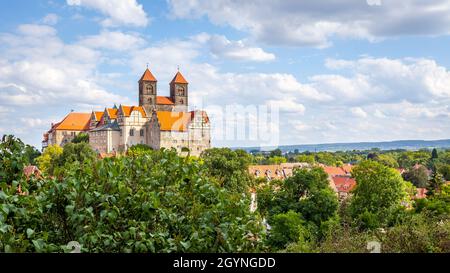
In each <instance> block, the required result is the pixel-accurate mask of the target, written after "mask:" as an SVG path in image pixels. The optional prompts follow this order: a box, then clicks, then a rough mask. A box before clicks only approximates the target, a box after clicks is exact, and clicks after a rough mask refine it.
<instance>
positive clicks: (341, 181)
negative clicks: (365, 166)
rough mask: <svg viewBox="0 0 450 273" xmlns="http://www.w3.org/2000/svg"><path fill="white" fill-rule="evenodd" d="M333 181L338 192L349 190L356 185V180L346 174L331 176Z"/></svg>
mask: <svg viewBox="0 0 450 273" xmlns="http://www.w3.org/2000/svg"><path fill="white" fill-rule="evenodd" d="M332 179H333V183H334V185H335V186H336V189H337V190H338V192H347V193H348V192H350V191H351V190H353V188H354V187H355V186H356V180H355V179H354V178H351V177H348V176H340V175H337V176H333V178H332Z"/></svg>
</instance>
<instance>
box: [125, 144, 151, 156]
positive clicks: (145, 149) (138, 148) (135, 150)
mask: <svg viewBox="0 0 450 273" xmlns="http://www.w3.org/2000/svg"><path fill="white" fill-rule="evenodd" d="M152 151H153V149H152V148H151V147H150V146H148V145H145V144H137V145H133V146H131V147H130V148H129V149H128V151H127V154H128V155H129V156H134V157H136V156H142V155H145V154H149V153H151V152H152Z"/></svg>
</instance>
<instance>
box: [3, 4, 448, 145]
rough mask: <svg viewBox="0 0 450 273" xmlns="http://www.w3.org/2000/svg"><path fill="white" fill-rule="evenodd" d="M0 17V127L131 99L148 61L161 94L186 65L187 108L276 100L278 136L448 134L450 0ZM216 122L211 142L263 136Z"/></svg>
mask: <svg viewBox="0 0 450 273" xmlns="http://www.w3.org/2000/svg"><path fill="white" fill-rule="evenodd" d="M0 18H1V19H0V20H1V24H0V135H1V134H14V135H17V136H19V137H20V138H22V139H23V140H24V141H25V142H27V143H30V144H33V145H35V146H37V147H40V141H41V139H42V134H43V133H44V132H45V131H46V130H48V129H49V127H50V124H51V123H52V122H58V121H59V120H61V119H62V118H63V117H64V116H65V115H66V114H67V113H68V112H69V111H70V110H72V109H73V110H75V111H78V112H81V111H86V112H90V111H92V110H101V109H103V108H104V107H107V106H108V107H110V106H112V105H113V104H114V103H116V104H120V103H122V104H126V105H130V104H136V103H137V80H138V79H139V77H140V76H141V74H142V73H143V71H144V70H145V67H146V64H147V63H149V67H150V69H151V70H152V72H153V74H154V75H155V76H156V78H157V79H158V93H159V94H160V95H168V83H169V81H170V79H171V78H172V77H173V75H174V74H175V73H176V71H177V66H180V70H181V72H182V73H183V74H184V76H185V77H186V78H187V80H188V81H189V82H190V89H189V90H190V98H191V100H190V104H191V108H192V109H194V107H195V108H196V109H198V108H203V109H212V108H214V107H216V108H217V107H218V108H220V107H222V108H223V109H225V107H226V106H229V105H234V104H236V105H240V106H243V107H249V106H255V107H257V108H258V109H260V108H262V107H265V106H270V105H276V106H277V107H278V109H279V115H278V116H277V117H278V119H277V120H274V121H270V122H269V123H271V124H270V126H272V127H270V128H273V130H272V131H269V132H268V133H267V134H269V135H271V136H274V135H275V136H276V142H277V143H278V144H311V143H331V142H355V141H384V140H400V139H443V138H450V122H449V119H450V72H449V68H450V55H449V54H448V52H449V50H448V49H449V48H450V35H449V34H450V1H448V0H430V1H413V0H405V1H383V0H340V1H337V0H334V1H331V0H330V1H296V0H285V1H275V0H273V1H272V0H265V1H263V0H254V1H231V0H217V1H203V0H168V1H163V0H159V1H150V0H149V1H144V0H51V1H49V0H35V1H29V0H16V1H1V2H0ZM211 115H212V120H213V126H214V124H222V123H221V122H218V121H217V120H216V119H218V118H219V117H215V116H214V115H213V114H211ZM229 116H230V115H227V118H229ZM245 116H246V118H245V120H244V121H242V117H241V118H240V117H235V119H232V120H227V121H226V122H229V123H230V124H233V123H242V122H244V124H245V126H246V127H251V126H256V125H255V124H258V118H259V116H254V115H253V114H252V113H250V114H248V113H247V114H246V115H245ZM216 127H217V128H213V145H215V146H247V145H248V146H256V145H258V144H261V143H262V142H263V141H262V140H261V139H258V138H257V139H247V138H237V139H236V138H235V139H233V138H231V139H226V138H224V137H223V131H224V130H223V129H221V128H218V126H216Z"/></svg>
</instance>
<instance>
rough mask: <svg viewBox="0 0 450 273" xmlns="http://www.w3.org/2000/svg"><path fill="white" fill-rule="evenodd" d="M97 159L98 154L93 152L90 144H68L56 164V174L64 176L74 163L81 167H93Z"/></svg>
mask: <svg viewBox="0 0 450 273" xmlns="http://www.w3.org/2000/svg"><path fill="white" fill-rule="evenodd" d="M96 158H97V153H96V152H95V151H94V150H92V148H91V146H90V145H89V144H88V143H85V142H81V143H68V144H66V145H65V146H64V148H63V152H62V154H61V155H60V156H59V157H58V160H57V161H56V162H55V164H54V165H55V166H54V174H55V175H63V174H64V173H65V172H66V171H67V169H68V166H69V165H72V164H73V163H76V164H79V165H81V166H85V167H86V166H89V165H91V164H92V163H93V162H94V161H95V160H96Z"/></svg>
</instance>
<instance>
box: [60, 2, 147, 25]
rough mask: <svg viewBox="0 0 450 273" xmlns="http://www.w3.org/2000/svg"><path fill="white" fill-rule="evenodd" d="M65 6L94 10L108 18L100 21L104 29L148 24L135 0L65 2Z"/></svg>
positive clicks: (143, 12)
mask: <svg viewBox="0 0 450 273" xmlns="http://www.w3.org/2000/svg"><path fill="white" fill-rule="evenodd" d="M67 4H68V5H70V6H82V7H86V8H90V9H95V10H97V11H99V12H101V13H102V14H104V15H106V16H108V18H106V19H104V20H103V21H102V25H103V26H105V27H112V26H120V25H130V26H137V27H145V26H147V25H148V23H149V19H148V16H147V14H146V13H145V11H144V8H143V6H142V5H140V4H138V2H137V1H136V0H67Z"/></svg>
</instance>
